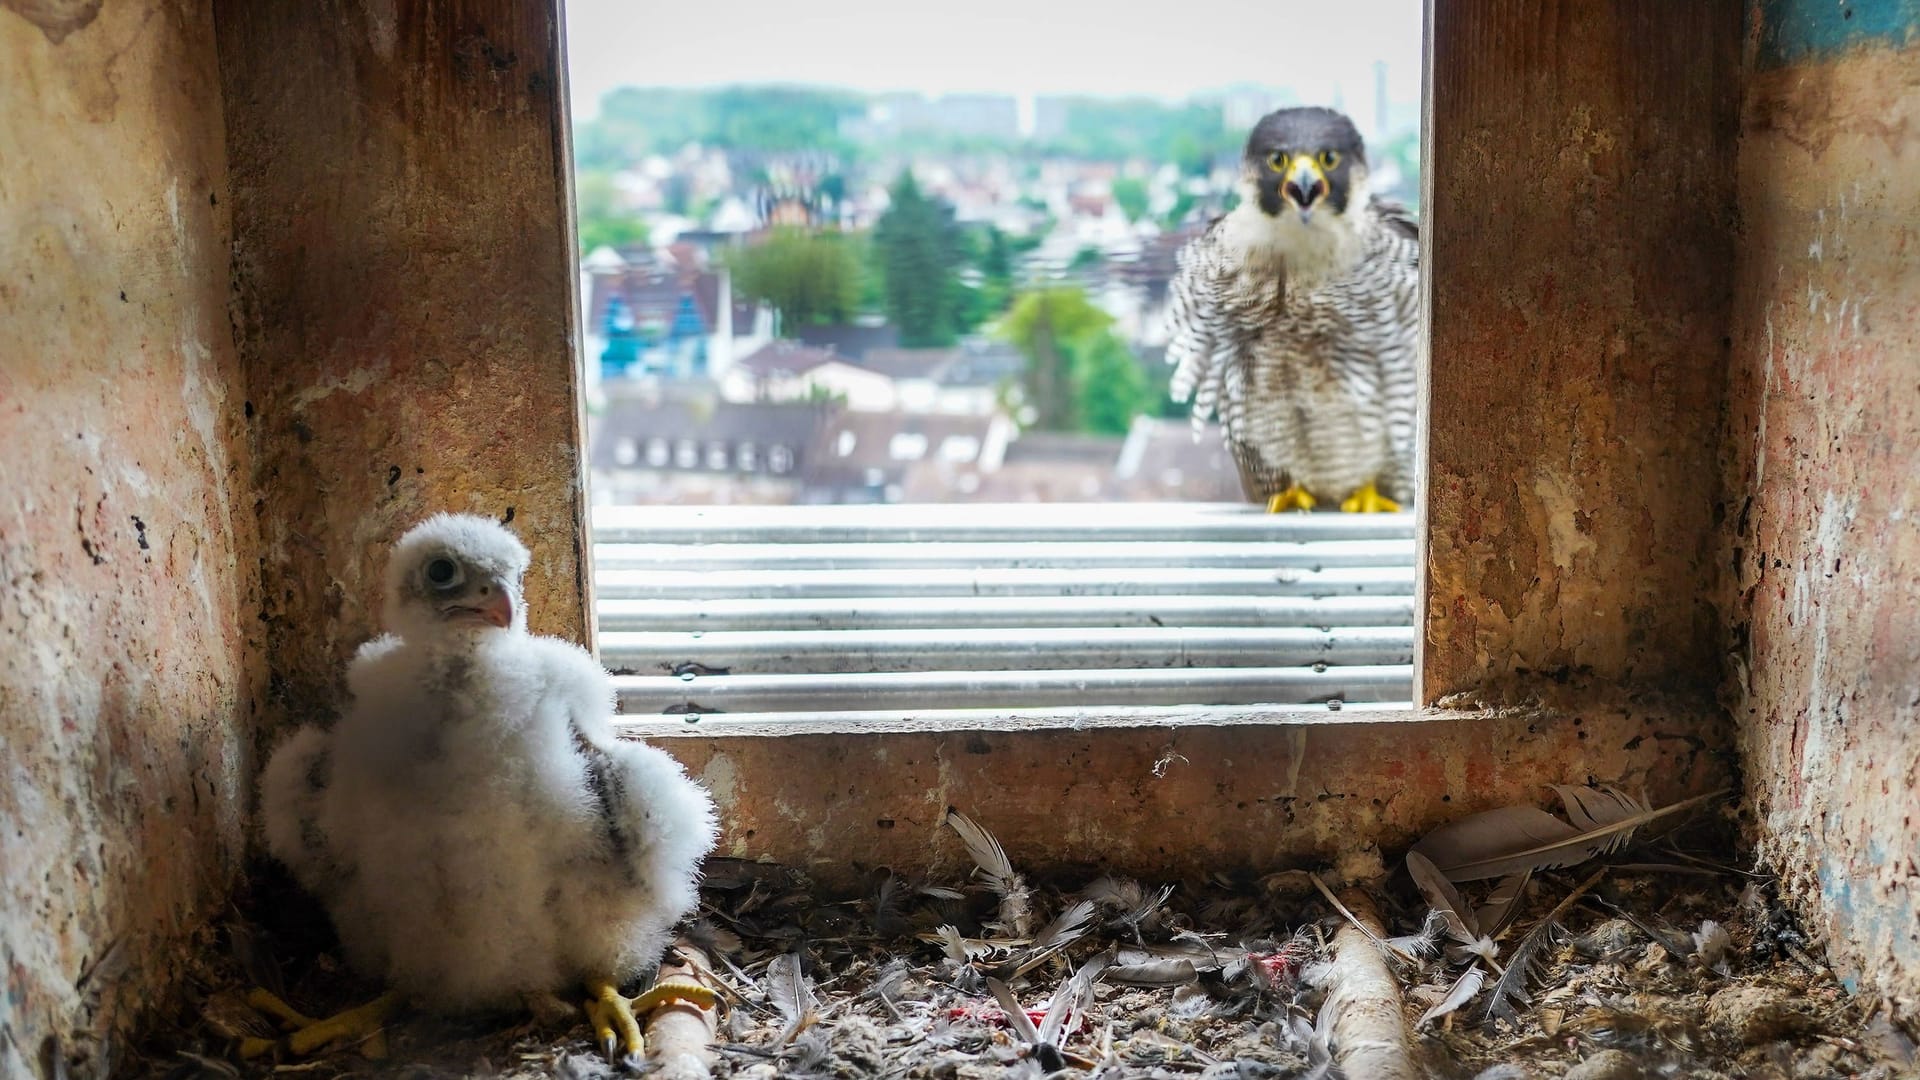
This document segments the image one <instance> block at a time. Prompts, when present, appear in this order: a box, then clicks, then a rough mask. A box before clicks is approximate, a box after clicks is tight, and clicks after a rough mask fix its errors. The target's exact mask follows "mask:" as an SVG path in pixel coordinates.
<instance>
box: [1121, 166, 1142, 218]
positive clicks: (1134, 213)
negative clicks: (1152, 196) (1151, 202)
mask: <svg viewBox="0 0 1920 1080" xmlns="http://www.w3.org/2000/svg"><path fill="white" fill-rule="evenodd" d="M1113 201H1114V202H1115V203H1117V204H1118V205H1119V207H1120V212H1121V213H1123V214H1125V215H1127V220H1128V221H1139V220H1140V219H1141V218H1143V217H1146V216H1147V185H1146V181H1144V180H1140V179H1137V178H1135V177H1131V176H1122V177H1119V178H1117V179H1115V180H1114V182H1113Z"/></svg>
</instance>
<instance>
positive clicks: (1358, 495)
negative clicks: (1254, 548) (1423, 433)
mask: <svg viewBox="0 0 1920 1080" xmlns="http://www.w3.org/2000/svg"><path fill="white" fill-rule="evenodd" d="M1178 267H1179V268H1178V270H1177V272H1176V273H1175V275H1174V279H1173V284H1172V289H1171V300H1170V303H1169V310H1168V319H1169V323H1170V335H1169V341H1168V344H1167V362H1168V363H1171V364H1175V365H1177V366H1176V368H1175V370H1174V374H1173V383H1172V393H1173V397H1174V399H1175V400H1179V401H1184V400H1186V399H1187V398H1188V396H1189V395H1191V396H1192V398H1193V419H1194V425H1195V428H1196V430H1197V429H1198V428H1199V426H1200V425H1202V424H1204V423H1205V421H1206V419H1207V417H1208V416H1209V415H1210V414H1212V413H1214V412H1218V413H1219V415H1220V423H1221V427H1222V428H1223V429H1224V431H1225V434H1226V440H1227V447H1228V449H1229V450H1230V451H1231V452H1232V454H1233V460H1234V463H1235V464H1236V465H1237V466H1238V467H1239V470H1240V484H1241V487H1242V488H1243V489H1245V491H1246V493H1247V497H1248V498H1250V499H1253V500H1256V501H1264V502H1266V503H1267V508H1268V510H1270V511H1279V510H1287V509H1301V510H1311V509H1313V507H1314V506H1315V505H1316V504H1318V503H1321V502H1337V503H1339V505H1340V508H1341V509H1343V510H1346V511H1349V512H1362V513H1370V512H1375V511H1383V510H1397V509H1399V508H1400V506H1401V504H1403V503H1408V502H1410V501H1411V499H1412V496H1413V487H1414V475H1413V440H1414V414H1415V410H1416V409H1417V407H1418V390H1417V387H1416V385H1415V369H1414V363H1415V355H1416V352H1417V350H1418V348H1419V332H1420V296H1419V282H1420V235H1419V226H1418V225H1417V224H1416V223H1415V221H1414V219H1413V217H1412V215H1411V214H1409V213H1408V212H1407V210H1406V209H1405V208H1404V207H1402V206H1400V205H1398V204H1396V203H1391V202H1386V201H1384V200H1381V199H1378V198H1375V197H1374V196H1373V195H1372V193H1371V192H1370V191H1369V189H1368V185H1367V155H1366V147H1365V145H1364V144H1363V143H1362V142H1361V139H1360V132H1359V131H1358V130H1357V129H1355V128H1354V126H1353V121H1351V120H1349V119H1347V118H1346V117H1345V116H1343V115H1341V114H1340V113H1337V112H1335V111H1333V110H1331V109H1320V108H1298V109H1281V110H1279V111H1278V112H1273V113H1269V114H1268V115H1267V116H1265V117H1263V118H1262V119H1261V120H1260V122H1259V123H1258V124H1256V125H1254V129H1253V133H1252V134H1251V135H1250V136H1249V137H1248V139H1247V149H1246V155H1245V158H1244V160H1243V162H1242V175H1241V182H1240V204H1239V205H1238V206H1236V207H1235V208H1234V209H1233V210H1232V211H1231V212H1229V213H1227V214H1225V215H1223V216H1221V217H1219V218H1216V219H1214V221H1213V223H1212V224H1211V225H1210V226H1209V227H1208V228H1207V231H1206V232H1205V233H1204V234H1202V235H1201V236H1199V237H1197V238H1195V239H1194V240H1193V241H1192V242H1191V243H1189V244H1187V246H1186V247H1185V248H1183V249H1182V250H1181V252H1180V256H1179V262H1178Z"/></svg>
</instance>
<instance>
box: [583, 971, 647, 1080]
mask: <svg viewBox="0 0 1920 1080" xmlns="http://www.w3.org/2000/svg"><path fill="white" fill-rule="evenodd" d="M633 1004H634V1003H633V1001H631V1000H629V999H628V998H625V997H622V996H621V994H620V989H619V988H618V987H616V986H614V985H613V983H611V982H608V981H606V980H597V981H595V982H592V983H589V984H587V1020H588V1022H590V1023H591V1024H593V1044H594V1045H595V1046H597V1047H599V1048H600V1052H601V1053H602V1054H604V1055H606V1058H607V1060H608V1061H609V1062H619V1061H621V1060H623V1059H624V1060H630V1061H638V1060H639V1059H640V1058H642V1057H643V1056H645V1055H646V1052H647V1040H646V1037H645V1036H643V1035H641V1034H640V1021H639V1020H637V1019H635V1018H634V1015H633Z"/></svg>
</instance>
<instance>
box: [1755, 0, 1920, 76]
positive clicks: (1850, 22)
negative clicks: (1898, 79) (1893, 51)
mask: <svg viewBox="0 0 1920 1080" xmlns="http://www.w3.org/2000/svg"><path fill="white" fill-rule="evenodd" d="M1749 10H1750V11H1752V12H1753V13H1754V15H1755V16H1756V17H1757V18H1758V19H1759V20H1760V54H1759V56H1758V57H1757V62H1758V64H1759V66H1760V68H1761V69H1762V70H1765V69H1768V68H1778V67H1786V66H1787V65H1788V64H1796V63H1800V62H1802V61H1807V60H1825V59H1828V58H1830V57H1833V56H1837V55H1839V54H1840V53H1843V52H1846V51H1847V50H1849V49H1855V48H1859V47H1860V46H1863V45H1891V46H1893V47H1894V48H1900V47H1902V46H1904V45H1907V44H1909V43H1912V42H1915V41H1920V0H1758V3H1756V4H1755V5H1754V6H1753V7H1752V8H1751V9H1749Z"/></svg>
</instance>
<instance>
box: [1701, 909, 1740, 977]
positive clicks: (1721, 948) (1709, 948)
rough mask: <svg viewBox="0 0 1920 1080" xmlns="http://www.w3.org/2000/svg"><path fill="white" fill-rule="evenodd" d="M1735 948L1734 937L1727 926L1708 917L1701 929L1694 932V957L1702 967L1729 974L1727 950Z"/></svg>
mask: <svg viewBox="0 0 1920 1080" xmlns="http://www.w3.org/2000/svg"><path fill="white" fill-rule="evenodd" d="M1732 948H1733V938H1732V937H1731V936H1729V935H1728V933H1727V928H1726V927H1724V926H1721V925H1720V924H1719V923H1717V922H1714V921H1713V920H1712V919H1707V920H1706V921H1704V922H1702V923H1701V924H1700V929H1698V930H1695V931H1694V932H1693V957H1694V959H1695V960H1696V961H1698V962H1699V964H1700V966H1701V967H1704V968H1709V969H1711V970H1713V971H1717V972H1719V973H1720V974H1722V975H1725V974H1727V973H1728V972H1727V952H1728V950H1730V949H1732Z"/></svg>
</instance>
